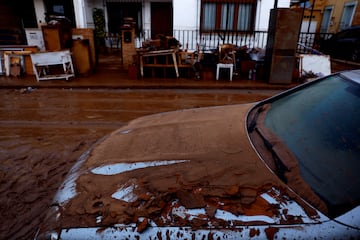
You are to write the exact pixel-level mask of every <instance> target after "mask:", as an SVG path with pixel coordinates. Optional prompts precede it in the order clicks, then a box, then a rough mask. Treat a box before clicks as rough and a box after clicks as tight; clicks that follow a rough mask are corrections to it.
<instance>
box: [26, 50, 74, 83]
mask: <svg viewBox="0 0 360 240" xmlns="http://www.w3.org/2000/svg"><path fill="white" fill-rule="evenodd" d="M30 56H31V61H32V64H33V69H34V73H35V76H36V80H37V81H41V80H51V79H66V80H68V79H69V78H71V77H74V76H75V74H74V67H73V62H72V58H71V53H70V50H62V51H50V52H39V53H34V54H31V55H30Z"/></svg>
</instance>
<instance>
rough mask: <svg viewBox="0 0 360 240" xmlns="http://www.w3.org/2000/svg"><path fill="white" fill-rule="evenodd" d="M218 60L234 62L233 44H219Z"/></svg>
mask: <svg viewBox="0 0 360 240" xmlns="http://www.w3.org/2000/svg"><path fill="white" fill-rule="evenodd" d="M219 62H220V63H232V64H235V45H233V44H222V45H220V46H219Z"/></svg>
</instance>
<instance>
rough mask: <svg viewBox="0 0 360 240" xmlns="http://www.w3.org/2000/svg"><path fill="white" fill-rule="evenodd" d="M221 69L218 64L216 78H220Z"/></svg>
mask: <svg viewBox="0 0 360 240" xmlns="http://www.w3.org/2000/svg"><path fill="white" fill-rule="evenodd" d="M219 70H220V67H219V66H216V80H219Z"/></svg>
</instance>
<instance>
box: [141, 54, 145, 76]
mask: <svg viewBox="0 0 360 240" xmlns="http://www.w3.org/2000/svg"><path fill="white" fill-rule="evenodd" d="M143 61H144V57H143V56H140V73H141V77H144V62H143Z"/></svg>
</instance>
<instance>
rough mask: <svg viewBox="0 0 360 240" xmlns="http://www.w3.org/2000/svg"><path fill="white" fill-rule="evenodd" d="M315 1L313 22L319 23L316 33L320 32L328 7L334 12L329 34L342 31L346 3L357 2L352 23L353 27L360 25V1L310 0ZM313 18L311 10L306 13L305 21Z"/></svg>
mask: <svg viewBox="0 0 360 240" xmlns="http://www.w3.org/2000/svg"><path fill="white" fill-rule="evenodd" d="M314 1H315V5H314V9H313V13H312V16H313V17H312V18H311V21H316V22H317V29H316V31H317V32H319V31H320V26H321V21H322V17H323V12H324V8H325V7H327V6H333V12H332V17H331V24H330V26H329V30H328V32H329V33H336V32H338V31H339V30H340V22H341V17H342V14H343V10H344V5H345V3H352V2H357V7H356V10H355V15H354V18H353V21H352V25H353V26H354V25H360V2H359V0H310V2H311V3H313V2H314ZM310 16H311V9H306V10H305V11H304V21H309V19H310Z"/></svg>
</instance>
